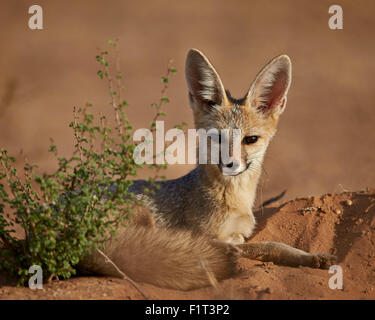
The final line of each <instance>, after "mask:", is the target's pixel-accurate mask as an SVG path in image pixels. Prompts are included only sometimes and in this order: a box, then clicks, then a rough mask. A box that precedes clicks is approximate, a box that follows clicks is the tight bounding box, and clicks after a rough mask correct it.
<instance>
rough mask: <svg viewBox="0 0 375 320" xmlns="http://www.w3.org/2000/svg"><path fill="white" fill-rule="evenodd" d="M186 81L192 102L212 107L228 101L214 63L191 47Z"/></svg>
mask: <svg viewBox="0 0 375 320" xmlns="http://www.w3.org/2000/svg"><path fill="white" fill-rule="evenodd" d="M185 73H186V82H187V85H188V89H189V100H190V103H191V104H192V103H194V102H195V103H197V104H198V105H200V106H207V107H212V106H214V105H222V104H224V103H225V101H226V95H225V90H224V86H223V84H222V82H221V80H220V77H219V75H218V73H217V72H216V70H215V69H214V67H213V66H212V64H211V63H210V62H209V61H208V59H207V58H206V57H205V56H204V54H203V53H201V52H200V51H198V50H196V49H191V50H190V51H189V53H188V55H187V58H186V68H185Z"/></svg>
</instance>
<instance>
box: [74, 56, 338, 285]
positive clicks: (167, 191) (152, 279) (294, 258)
mask: <svg viewBox="0 0 375 320" xmlns="http://www.w3.org/2000/svg"><path fill="white" fill-rule="evenodd" d="M186 80H187V85H188V96H189V102H190V106H191V108H192V110H193V115H194V122H195V127H196V129H201V128H202V129H206V130H209V129H210V128H216V129H218V130H220V129H230V130H233V129H241V141H242V144H241V153H240V155H237V158H233V159H232V160H233V161H232V163H228V164H224V163H219V164H199V165H197V167H196V168H195V169H194V170H192V171H191V172H189V173H188V174H187V175H185V176H183V177H180V178H178V179H175V180H168V181H161V182H158V184H159V188H157V189H155V192H154V193H153V194H152V195H151V194H145V193H144V192H143V190H144V187H145V186H147V187H150V186H149V185H148V182H146V181H144V180H136V181H134V183H133V185H132V186H131V187H130V189H129V191H130V192H133V193H134V194H135V195H136V197H137V198H138V199H140V200H142V201H143V202H144V204H145V207H146V208H147V209H148V211H149V214H150V215H149V216H148V217H149V218H147V213H146V216H143V218H141V219H139V217H138V218H137V217H136V219H135V220H134V221H133V224H132V225H131V226H129V227H127V228H125V229H123V230H121V231H120V233H119V236H118V237H117V238H116V239H114V240H112V241H110V242H108V243H107V244H106V247H105V254H106V255H107V256H108V257H109V258H110V259H111V260H112V261H113V262H114V263H115V264H116V265H117V266H118V267H119V268H120V269H121V270H122V271H123V272H124V273H125V274H127V275H128V276H129V277H131V278H132V279H134V280H136V281H141V282H148V283H151V284H154V285H157V286H161V287H168V288H175V289H182V290H188V289H192V288H197V287H202V286H206V285H209V284H210V283H212V281H210V279H209V278H210V274H211V275H213V276H214V277H215V278H216V279H217V280H222V279H225V278H228V277H230V276H232V275H233V274H234V273H235V272H236V259H237V258H238V257H240V256H242V257H247V258H250V259H257V260H261V261H273V262H274V263H278V264H284V265H288V266H299V265H303V266H309V267H317V268H327V267H328V266H329V265H330V264H331V263H332V262H333V261H334V257H333V256H331V255H327V254H310V253H307V252H304V251H302V250H299V249H296V248H293V247H290V246H288V245H286V244H283V243H276V242H249V243H246V242H245V239H247V238H249V237H250V236H251V235H252V233H253V230H254V227H255V223H256V222H255V218H254V215H253V212H252V207H253V204H254V200H255V196H256V188H257V184H258V180H259V177H260V174H261V168H262V163H263V159H264V155H265V152H266V149H267V147H268V145H269V143H270V141H271V139H272V138H273V136H274V135H275V133H276V129H277V123H278V120H279V116H280V115H281V114H282V112H283V111H284V110H285V108H286V99H287V98H286V97H287V93H288V90H289V87H290V83H291V61H290V59H289V57H288V56H286V55H281V56H278V57H276V58H274V59H273V60H271V61H270V62H269V63H268V64H267V65H266V66H265V67H264V68H263V69H262V71H261V72H260V73H259V74H258V75H257V76H256V78H255V80H254V81H253V83H252V85H251V86H250V89H249V91H248V92H247V94H246V95H245V96H244V97H243V98H242V99H233V98H232V97H231V96H230V93H229V92H228V91H225V89H224V86H223V84H222V81H221V79H220V77H219V75H218V73H217V72H216V70H215V69H214V67H213V66H212V64H211V63H210V62H209V61H208V59H207V58H206V57H205V56H204V55H203V54H202V53H201V52H199V51H198V50H196V49H192V50H190V51H189V53H188V56H187V60H186ZM254 137H256V138H254ZM249 141H250V142H249ZM232 147H233V146H232V145H230V148H232ZM232 169H233V170H232ZM227 172H229V173H230V174H224V173H227ZM143 214H145V213H143ZM140 215H141V216H142V214H140ZM144 217H146V218H144ZM137 219H138V220H137ZM142 219H145V220H143V222H142ZM147 219H148V220H147ZM80 268H81V269H82V270H85V271H88V272H92V273H96V274H103V275H108V276H118V275H119V274H118V271H117V270H116V269H115V268H114V267H113V266H112V265H110V264H108V263H106V262H105V259H104V258H103V257H102V256H101V255H100V254H99V253H98V252H93V254H92V255H91V256H89V257H86V258H85V259H84V260H83V261H82V262H81V263H80Z"/></svg>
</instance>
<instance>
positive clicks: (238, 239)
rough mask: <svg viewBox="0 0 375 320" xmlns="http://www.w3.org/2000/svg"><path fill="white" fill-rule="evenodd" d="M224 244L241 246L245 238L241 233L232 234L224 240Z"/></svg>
mask: <svg viewBox="0 0 375 320" xmlns="http://www.w3.org/2000/svg"><path fill="white" fill-rule="evenodd" d="M225 242H226V243H230V244H233V245H236V244H241V243H244V242H245V237H244V236H243V234H241V233H233V234H231V235H230V236H229V237H228V238H227V239H226V240H225Z"/></svg>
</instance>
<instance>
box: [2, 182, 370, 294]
mask: <svg viewBox="0 0 375 320" xmlns="http://www.w3.org/2000/svg"><path fill="white" fill-rule="evenodd" d="M256 216H257V220H258V227H257V230H256V233H255V235H254V236H253V238H252V239H251V240H254V241H280V242H284V243H287V244H289V245H292V246H295V247H298V248H300V249H303V250H306V251H309V252H325V253H333V254H335V255H337V257H338V262H337V263H338V265H339V266H341V268H342V271H343V289H342V290H339V289H336V290H333V289H330V288H329V285H328V281H329V279H330V277H331V276H332V274H329V273H328V270H317V269H310V268H305V267H300V268H290V267H284V266H276V265H274V264H272V263H261V262H258V261H251V260H246V259H240V261H239V263H238V267H239V270H240V273H239V275H238V276H237V277H235V278H232V279H228V280H225V281H223V282H221V283H220V286H221V288H222V289H221V290H215V289H213V288H203V289H199V290H193V291H188V292H182V291H175V290H168V289H161V288H157V287H154V286H152V285H148V284H141V288H142V290H143V291H144V292H145V293H146V294H147V295H148V296H149V297H150V298H151V299H213V298H222V299H231V298H232V299H375V289H374V288H375V189H370V188H367V189H366V190H365V191H361V192H346V193H342V194H326V195H323V196H321V197H309V198H301V199H296V200H293V201H289V202H287V203H285V204H283V205H281V206H280V207H272V208H266V209H264V210H260V211H258V212H257V213H256ZM0 298H3V299H79V298H81V299H87V298H89V299H140V298H141V295H140V294H139V293H138V292H137V291H136V290H135V289H134V288H133V287H131V286H130V285H129V283H128V282H127V281H125V280H120V279H110V278H98V277H90V278H87V277H82V278H78V277H77V278H73V279H70V280H67V281H59V282H53V283H51V284H46V285H44V289H43V290H38V291H36V292H34V291H31V290H30V289H28V288H15V287H14V286H10V285H6V286H3V287H1V288H0Z"/></svg>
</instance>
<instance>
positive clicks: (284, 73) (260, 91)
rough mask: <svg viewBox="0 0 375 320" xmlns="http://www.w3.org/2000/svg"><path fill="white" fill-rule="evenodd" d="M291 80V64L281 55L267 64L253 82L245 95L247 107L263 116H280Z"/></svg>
mask: <svg viewBox="0 0 375 320" xmlns="http://www.w3.org/2000/svg"><path fill="white" fill-rule="evenodd" d="M291 80H292V63H291V62H290V59H289V57H288V56H287V55H281V56H278V57H276V58H274V59H273V60H272V61H271V62H270V63H268V64H267V65H266V66H265V67H264V68H263V70H262V71H261V72H260V73H259V74H258V76H257V77H256V79H255V80H254V82H253V84H252V85H251V88H250V90H249V93H248V95H247V101H248V105H250V106H251V107H255V108H257V110H258V111H259V112H261V113H263V114H265V115H270V114H273V115H280V114H281V113H282V112H283V111H284V110H285V106H286V95H287V93H288V90H289V87H290V83H291Z"/></svg>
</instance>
